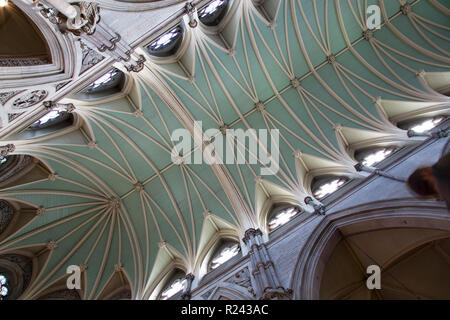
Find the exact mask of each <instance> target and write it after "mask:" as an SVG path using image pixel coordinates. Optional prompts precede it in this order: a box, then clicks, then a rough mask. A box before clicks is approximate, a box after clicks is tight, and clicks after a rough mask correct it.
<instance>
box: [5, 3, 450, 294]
mask: <svg viewBox="0 0 450 320" xmlns="http://www.w3.org/2000/svg"><path fill="white" fill-rule="evenodd" d="M266 2H267V3H270V4H271V5H267V3H266V11H267V10H269V9H270V10H269V11H270V12H268V13H269V14H268V17H265V16H264V15H263V14H262V13H261V12H262V11H261V10H259V9H258V8H256V7H255V6H254V4H253V3H252V2H251V1H250V0H246V1H238V0H235V1H233V3H232V6H233V7H232V9H231V10H230V12H229V13H228V15H227V16H226V17H225V18H224V20H223V23H222V24H221V25H219V27H218V29H217V28H216V29H215V31H214V33H208V30H209V29H208V28H207V27H205V26H199V27H197V28H194V29H191V28H187V30H186V32H187V35H186V37H185V39H184V43H183V44H182V48H181V49H180V52H178V55H177V56H176V57H171V58H169V59H166V60H161V59H154V58H152V57H151V56H148V55H147V62H146V65H145V69H144V70H143V71H141V72H140V73H137V74H128V75H127V77H128V78H129V79H128V81H129V82H128V84H129V85H128V86H126V91H125V92H124V93H123V94H122V95H115V96H114V97H110V98H106V99H102V100H95V101H89V102H87V101H81V100H75V99H66V100H67V102H72V103H74V105H75V107H76V111H75V112H76V113H77V115H78V116H79V117H81V118H82V119H83V121H84V126H83V127H82V128H81V127H80V128H76V129H77V130H79V132H82V133H80V134H79V135H77V136H75V135H74V133H73V132H72V133H70V132H69V133H66V134H65V135H58V133H55V134H51V135H48V136H46V137H45V138H40V139H38V140H36V139H34V140H33V139H29V140H15V141H11V140H9V141H8V142H9V143H14V144H15V145H16V151H15V153H16V154H27V155H32V156H34V157H36V158H37V159H39V160H41V161H42V163H44V164H45V165H46V166H48V168H49V170H50V171H51V174H50V175H49V177H48V178H46V179H38V180H36V181H34V182H28V181H27V183H24V184H21V185H17V186H14V187H9V188H4V189H2V190H1V191H0V198H7V199H16V200H17V201H21V202H24V203H27V204H29V205H32V206H34V207H37V208H39V207H42V208H43V210H41V214H39V215H37V216H36V218H35V219H34V220H33V221H32V222H31V223H29V224H27V225H25V226H23V227H21V228H20V229H19V230H17V232H16V233H14V234H12V235H11V236H9V237H8V238H7V239H4V240H3V241H2V242H1V243H0V253H1V252H2V251H6V250H8V251H11V250H14V249H19V248H20V249H23V248H28V247H35V246H42V247H43V248H46V249H43V250H47V251H46V252H47V254H46V255H45V256H46V257H47V260H46V263H44V264H41V270H38V274H37V276H36V277H35V278H33V281H32V283H30V287H29V289H28V290H27V292H26V297H25V298H34V297H38V296H39V292H41V291H43V290H45V289H46V288H48V287H50V286H51V285H52V284H54V283H58V281H61V279H63V278H64V277H65V272H66V268H67V266H68V265H83V266H84V267H86V269H85V271H84V273H83V274H84V275H85V277H86V283H87V287H86V290H85V298H90V299H94V298H98V297H105V296H106V294H105V292H104V289H105V288H106V287H107V286H108V285H110V283H111V279H112V278H113V276H114V274H115V273H117V272H120V274H121V275H123V276H122V279H126V281H129V285H128V284H127V285H125V284H124V283H122V284H123V286H124V287H127V288H128V287H129V288H130V289H131V291H132V297H133V298H138V299H139V298H142V297H149V296H150V294H151V293H152V290H153V289H154V288H155V287H156V286H157V285H158V283H157V280H158V279H162V278H163V277H164V275H165V273H166V272H167V270H168V268H170V266H175V265H177V264H182V265H183V266H184V270H186V271H187V272H192V273H196V272H198V271H199V270H198V268H199V267H200V266H201V264H202V263H201V261H199V259H200V258H201V257H204V256H205V253H206V252H207V251H208V250H209V248H210V247H211V245H213V244H212V243H210V241H209V240H210V239H209V238H205V236H203V237H202V226H203V225H204V220H205V218H206V217H211V215H212V216H213V217H214V218H208V219H210V220H211V221H220V223H221V224H222V225H223V229H229V228H230V226H232V227H234V228H235V230H236V233H237V234H239V235H242V233H243V231H244V230H245V229H247V228H249V227H260V228H261V229H263V230H265V229H266V228H265V226H260V225H259V224H260V221H265V220H264V219H261V218H260V215H261V212H260V210H261V208H262V207H263V204H262V203H257V199H259V198H261V199H265V198H267V197H270V194H269V193H267V194H266V195H265V196H264V195H261V194H258V192H259V193H261V192H262V193H264V192H265V191H264V190H266V189H267V188H260V187H258V184H263V185H270V186H273V187H271V188H272V189H273V190H274V191H273V192H275V191H276V193H277V194H279V195H280V197H281V196H282V195H285V196H286V197H290V198H292V197H296V198H297V199H304V197H305V196H307V195H311V188H310V187H311V186H310V183H311V181H312V179H313V178H314V177H315V176H318V175H324V174H337V173H338V174H343V175H348V176H350V177H353V178H354V177H358V176H359V173H357V172H356V171H355V169H354V168H353V165H354V164H355V163H356V162H357V161H356V160H355V159H354V157H353V152H354V151H355V150H356V149H358V148H363V147H370V146H376V145H386V144H393V145H396V146H402V145H404V144H406V143H411V142H413V141H414V140H413V141H412V140H410V139H409V138H407V135H406V132H405V131H404V130H401V129H399V128H397V127H396V126H395V123H394V122H395V121H400V120H404V119H408V118H414V117H419V116H423V115H436V114H443V113H448V110H449V108H448V104H449V102H450V99H449V97H447V96H445V95H443V94H441V93H439V92H438V91H435V90H434V89H433V87H432V86H430V84H429V82H428V80H427V79H429V77H427V75H429V74H440V73H442V72H448V71H449V62H450V57H449V53H448V52H450V46H449V42H448V39H449V37H450V32H449V31H450V29H449V26H448V16H449V12H450V9H449V3H448V2H447V1H444V0H440V1H438V0H418V1H408V2H405V3H403V2H402V1H390V0H389V1H381V0H380V1H375V0H370V1H356V0H352V1H350V0H349V1H327V0H325V1H300V0H297V1H295V0H287V1H277V0H271V1H266ZM371 4H379V5H380V7H381V12H382V18H383V21H384V23H383V26H382V27H381V29H380V30H374V31H369V32H368V31H367V29H366V27H365V20H366V18H365V16H366V14H365V12H366V7H367V6H368V5H371ZM405 4H406V7H403V11H404V13H406V14H404V13H402V11H401V9H400V8H401V6H402V5H405ZM405 8H406V9H405ZM270 17H274V18H273V20H272V19H270ZM217 30H218V31H217ZM217 32H219V33H218V34H217ZM142 52H144V49H143V48H142ZM439 84H440V87H444V86H443V85H442V81H441V82H439ZM405 103H411V104H413V105H414V106H415V107H414V112H412V113H411V109H408V108H403V109H400V110H402V111H401V112H397V110H398V109H397V108H396V106H401V105H403V104H405ZM396 119H400V120H396ZM194 120H197V121H202V124H203V129H204V130H205V129H209V128H216V129H220V128H225V127H226V128H230V129H231V128H234V129H237V128H243V129H249V128H253V129H279V131H280V138H279V146H278V147H279V150H280V159H279V170H277V171H274V172H273V174H272V175H265V176H262V177H260V169H261V168H264V167H265V168H267V169H268V170H272V169H271V168H270V166H269V165H268V164H267V163H266V162H265V161H264V159H260V158H258V159H257V160H258V161H257V163H255V164H252V163H250V162H251V161H247V163H246V164H244V165H236V164H224V165H213V166H210V165H208V164H201V165H200V164H199V165H194V164H179V165H178V164H175V163H173V162H172V161H171V151H172V148H173V147H174V145H175V142H173V141H172V140H171V134H172V132H173V131H174V130H175V129H179V128H186V129H188V130H189V131H190V132H192V130H193V121H194ZM197 142H199V141H198V140H197ZM258 142H259V141H258ZM261 147H262V144H261ZM264 147H265V146H264ZM192 151H193V152H194V147H193V150H192ZM247 160H248V159H247ZM274 186H276V187H274ZM266 191H267V190H266ZM303 205H304V206H305V207H306V205H305V204H303ZM220 229H221V228H217V230H220ZM208 234H209V236H208V237H210V238H212V237H214V235H213V233H212V232H208ZM205 243H210V246H209V247H208V246H206V245H204V244H205ZM200 244H201V246H200ZM199 248H201V250H199ZM124 281H125V280H124ZM122 284H121V285H122Z"/></svg>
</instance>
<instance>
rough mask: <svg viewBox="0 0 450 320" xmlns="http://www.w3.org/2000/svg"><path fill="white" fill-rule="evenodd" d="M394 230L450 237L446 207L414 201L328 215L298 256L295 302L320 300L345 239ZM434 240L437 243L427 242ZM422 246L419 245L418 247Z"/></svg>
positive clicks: (449, 224) (292, 281)
mask: <svg viewBox="0 0 450 320" xmlns="http://www.w3.org/2000/svg"><path fill="white" fill-rule="evenodd" d="M394 228H396V229H406V228H416V229H431V230H437V231H441V232H442V233H443V234H446V235H447V237H448V236H450V217H449V215H448V212H447V210H446V208H445V206H444V205H443V204H442V203H440V202H433V201H430V202H424V201H423V200H414V199H398V200H397V201H395V203H393V201H392V200H388V201H379V202H375V203H368V204H363V205H361V206H356V207H353V208H350V209H346V210H343V211H340V212H336V213H332V214H329V215H327V216H326V217H325V218H324V219H323V220H322V222H321V223H320V224H319V225H318V226H317V227H316V228H315V230H314V231H313V232H312V234H311V235H310V237H309V239H308V241H307V242H306V243H305V245H304V247H303V249H302V250H301V252H300V254H299V256H298V259H297V263H296V266H295V269H294V273H293V276H292V278H291V282H290V283H291V288H293V290H294V299H319V297H320V286H321V281H322V276H323V272H324V270H325V268H326V264H327V262H328V259H329V258H330V256H331V254H332V253H333V250H334V249H335V247H336V246H337V245H338V243H339V242H340V241H341V240H342V239H344V238H346V237H349V236H351V235H355V234H361V233H365V232H370V231H374V230H384V229H394ZM430 240H433V239H427V241H426V242H429V241H430ZM420 245H421V244H420V243H416V247H417V246H420ZM410 249H411V248H410ZM403 253H405V252H403Z"/></svg>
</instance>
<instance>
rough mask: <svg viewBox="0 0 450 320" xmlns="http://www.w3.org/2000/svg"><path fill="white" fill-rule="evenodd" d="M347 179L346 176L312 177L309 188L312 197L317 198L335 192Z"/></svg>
mask: <svg viewBox="0 0 450 320" xmlns="http://www.w3.org/2000/svg"><path fill="white" fill-rule="evenodd" d="M349 180H350V179H349V178H347V177H337V176H332V177H322V178H314V180H313V183H312V188H311V189H312V193H313V195H314V198H316V199H318V200H319V199H322V198H324V197H326V196H328V195H330V194H332V193H334V192H336V191H337V190H338V189H339V188H341V187H342V186H343V185H344V184H345V183H347V182H348V181H349Z"/></svg>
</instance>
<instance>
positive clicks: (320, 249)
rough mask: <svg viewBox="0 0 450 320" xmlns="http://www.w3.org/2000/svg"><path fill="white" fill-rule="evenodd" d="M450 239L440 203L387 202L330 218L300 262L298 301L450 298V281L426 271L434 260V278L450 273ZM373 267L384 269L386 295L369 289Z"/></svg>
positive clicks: (295, 284)
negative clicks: (367, 280) (448, 271)
mask: <svg viewBox="0 0 450 320" xmlns="http://www.w3.org/2000/svg"><path fill="white" fill-rule="evenodd" d="M449 238H450V215H449V214H448V212H447V210H446V209H445V207H444V206H443V205H442V203H440V202H431V201H430V202H427V201H420V200H411V199H404V200H398V201H397V202H396V203H392V201H383V202H377V203H371V204H366V205H363V206H358V207H355V208H351V209H348V210H345V211H343V212H340V213H335V214H330V215H328V216H327V217H326V218H325V219H324V220H323V221H322V223H320V224H319V225H318V226H317V228H316V229H315V231H314V232H313V233H312V235H311V236H310V238H309V239H308V241H307V243H306V244H305V246H304V248H303V249H302V251H301V253H300V255H299V257H298V260H297V264H296V267H295V270H294V274H293V277H292V280H291V288H293V289H294V299H372V298H375V299H397V298H398V299H417V298H419V299H427V298H431V299H433V298H434V299H436V298H441V299H442V298H445V297H447V298H450V292H449V291H450V290H448V288H450V276H448V275H447V274H445V275H443V278H442V277H441V278H440V280H439V281H438V279H437V278H436V276H435V274H432V273H430V272H429V270H428V271H427V268H426V267H427V264H426V262H427V260H430V259H432V260H433V261H432V264H430V263H431V262H429V261H428V262H429V265H428V266H431V265H432V266H433V268H434V270H435V273H436V272H438V273H442V272H444V270H445V269H448V270H450V268H449V266H450V261H449V255H450V248H449V243H450V240H449ZM431 253H433V255H431ZM427 257H428V258H427ZM408 260H409V263H405V261H408ZM413 263H414V265H413ZM373 264H376V265H380V268H381V270H382V274H381V276H382V289H383V284H384V292H382V290H379V291H378V290H377V292H368V290H367V288H366V286H365V281H366V278H367V277H368V276H369V275H368V274H367V273H366V268H367V266H368V265H373ZM421 272H422V273H427V272H428V274H427V275H426V276H422V277H420V276H419V275H418V274H420V273H421ZM402 273H403V274H402ZM444 273H445V272H444ZM419 280H420V281H419ZM436 282H438V283H436ZM427 283H428V284H429V283H432V284H431V285H429V286H428V288H427ZM442 286H444V287H442ZM445 286H446V288H447V290H445V289H443V288H445ZM441 289H442V290H441Z"/></svg>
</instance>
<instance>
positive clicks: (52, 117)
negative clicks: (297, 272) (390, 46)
mask: <svg viewBox="0 0 450 320" xmlns="http://www.w3.org/2000/svg"><path fill="white" fill-rule="evenodd" d="M63 123H64V124H63ZM72 123H73V115H72V114H71V113H69V112H66V111H58V110H52V111H50V112H49V113H47V114H46V115H45V116H43V117H42V118H40V119H39V120H38V121H36V122H35V123H33V124H32V125H31V126H30V128H29V129H30V130H38V129H45V128H49V127H53V126H56V125H59V126H58V128H62V127H65V126H69V125H71V124H72ZM61 124H63V125H61Z"/></svg>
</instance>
